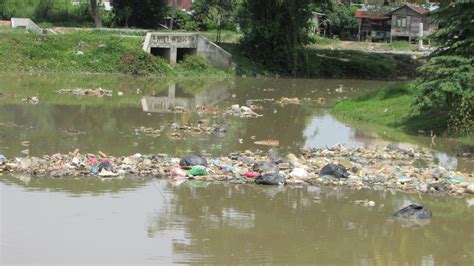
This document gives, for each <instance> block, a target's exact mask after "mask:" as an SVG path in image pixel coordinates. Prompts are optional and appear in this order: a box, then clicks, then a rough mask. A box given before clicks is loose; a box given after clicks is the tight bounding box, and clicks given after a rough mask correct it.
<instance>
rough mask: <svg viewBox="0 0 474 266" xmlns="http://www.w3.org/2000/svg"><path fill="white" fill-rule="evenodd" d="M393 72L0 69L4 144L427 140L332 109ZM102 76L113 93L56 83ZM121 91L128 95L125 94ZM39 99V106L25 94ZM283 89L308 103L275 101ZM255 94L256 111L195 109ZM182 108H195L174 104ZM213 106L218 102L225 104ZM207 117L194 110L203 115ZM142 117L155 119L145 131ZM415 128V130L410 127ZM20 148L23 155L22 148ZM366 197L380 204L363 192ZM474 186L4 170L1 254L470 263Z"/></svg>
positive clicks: (98, 146) (190, 146) (450, 162)
mask: <svg viewBox="0 0 474 266" xmlns="http://www.w3.org/2000/svg"><path fill="white" fill-rule="evenodd" d="M386 84H387V82H381V81H362V80H291V79H235V80H230V81H229V80H224V81H200V80H191V81H178V82H170V81H165V80H159V81H157V80H153V79H131V78H129V77H123V76H92V75H78V76H64V75H59V74H58V75H47V76H36V75H18V74H2V75H0V93H2V94H0V95H1V96H0V154H3V155H5V156H6V157H7V158H12V157H22V156H25V154H24V153H26V152H27V153H29V154H30V155H34V156H41V155H43V154H53V153H56V152H61V153H64V152H69V151H72V150H74V149H76V148H79V149H80V150H81V152H93V153H97V152H98V151H103V152H106V153H108V154H111V155H130V154H134V153H142V154H150V153H168V154H172V155H176V156H181V155H184V154H187V153H189V152H200V153H209V154H215V155H220V154H226V153H229V152H234V151H243V150H246V149H251V150H255V149H261V150H264V151H265V150H268V149H269V147H267V146H261V145H257V144H255V141H259V140H277V141H278V142H279V146H278V148H274V149H273V152H280V153H282V154H284V153H285V152H287V151H294V152H297V150H298V149H299V148H301V147H326V146H332V145H335V144H338V143H341V144H344V145H346V146H349V147H373V146H377V145H380V146H385V145H387V144H390V143H394V144H396V145H399V146H402V147H411V146H422V147H430V143H431V139H430V138H429V137H424V136H411V137H409V141H407V142H404V143H399V142H397V141H395V140H393V139H389V138H387V137H386V136H385V135H384V134H383V132H382V133H380V132H378V133H376V132H373V131H370V130H367V129H364V128H353V127H350V126H348V125H345V124H343V123H341V122H339V121H338V120H337V119H336V118H335V117H333V116H332V115H331V113H330V109H329V108H330V107H331V106H332V105H334V103H336V102H337V101H338V100H340V99H344V98H345V97H356V96H357V95H361V94H363V93H367V92H370V91H374V90H377V89H379V88H381V87H383V86H384V85H386ZM98 87H101V88H104V89H110V90H113V96H112V97H107V96H104V97H95V96H76V95H69V94H58V93H57V92H56V91H57V90H59V89H73V88H98ZM118 92H122V93H123V96H118V95H117V93H118ZM31 96H37V97H39V103H38V104H36V105H33V104H29V103H24V102H22V100H21V99H23V98H26V97H31ZM282 97H288V98H293V97H298V98H299V99H300V100H301V103H302V104H299V105H295V104H288V105H284V106H282V105H279V104H277V103H276V101H278V100H280V99H281V98H282ZM232 104H240V105H246V104H255V105H258V106H260V107H261V109H257V110H255V111H256V112H257V113H259V114H261V115H263V116H262V117H259V118H240V117H234V116H224V115H222V112H220V111H217V112H216V113H214V114H213V113H212V112H209V109H208V110H207V112H202V111H199V110H194V109H195V107H196V105H206V106H215V108H219V110H226V109H227V108H229V107H230V105H232ZM177 106H178V107H180V108H181V107H183V108H184V109H185V110H186V112H184V113H175V112H170V111H169V110H170V109H172V108H175V107H177ZM216 110H217V109H216ZM198 121H199V122H198ZM198 123H201V124H202V125H203V126H209V127H211V126H214V127H216V126H218V127H223V128H225V129H226V132H225V133H219V134H218V133H216V134H207V133H203V134H196V133H190V132H181V131H179V130H178V131H177V132H178V133H179V134H180V136H179V137H178V138H177V137H175V136H172V134H173V132H175V131H173V127H176V125H180V126H182V125H191V124H192V125H196V124H198ZM140 127H146V128H153V129H160V132H159V133H157V134H155V135H153V136H150V135H147V134H144V133H143V132H139V131H136V130H135V129H137V128H140ZM405 139H407V138H405ZM436 144H437V145H436V146H434V147H433V146H432V147H431V148H433V149H434V153H435V155H436V157H437V158H438V162H439V164H441V165H443V166H445V167H448V168H451V169H456V168H457V169H460V170H465V171H472V169H473V168H474V166H473V162H472V160H471V159H470V158H464V157H458V156H456V155H457V154H461V153H463V152H466V151H469V150H468V148H467V147H463V146H461V145H457V144H455V143H453V142H451V141H450V140H443V139H438V140H437V143H436ZM22 152H23V153H22ZM366 199H367V200H370V201H374V202H375V206H373V207H370V206H364V205H360V204H355V202H354V201H356V200H366ZM410 202H418V203H422V204H423V205H425V207H427V208H428V209H430V210H431V211H432V212H433V218H431V219H430V220H428V221H421V222H415V221H400V220H394V219H393V218H392V217H391V215H392V214H393V212H394V211H396V210H397V209H399V208H400V207H402V206H404V205H406V204H408V203H410ZM473 222H474V198H472V197H470V198H469V197H465V198H454V197H446V196H433V195H427V194H423V195H418V194H407V193H401V192H389V191H368V190H361V191H354V190H349V189H342V188H338V189H332V188H324V187H323V188H319V187H313V186H287V187H260V186H255V185H232V184H206V183H201V182H188V183H184V184H182V185H180V186H174V185H172V184H171V183H169V182H168V181H167V180H158V179H155V180H149V179H143V180H142V179H135V178H131V179H123V180H109V181H101V180H96V179H82V180H81V179H51V178H27V177H21V178H18V177H13V176H9V175H5V174H4V175H3V176H0V265H9V264H30V263H36V264H91V263H95V264H130V265H136V264H148V263H150V264H157V263H163V264H169V263H186V264H188V263H200V264H202V263H212V264H231V263H232V264H234V263H241V264H261V263H285V264H303V263H304V264H336V265H340V264H346V265H347V264H350V265H391V264H396V265H400V264H402V265H473V264H474V225H473Z"/></svg>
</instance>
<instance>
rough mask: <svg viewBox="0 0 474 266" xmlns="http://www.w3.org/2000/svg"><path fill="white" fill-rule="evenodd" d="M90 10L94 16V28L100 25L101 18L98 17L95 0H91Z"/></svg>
mask: <svg viewBox="0 0 474 266" xmlns="http://www.w3.org/2000/svg"><path fill="white" fill-rule="evenodd" d="M90 3H91V12H92V17H93V18H94V24H95V27H96V28H100V27H102V19H101V18H100V12H99V7H98V6H97V0H91V2H90Z"/></svg>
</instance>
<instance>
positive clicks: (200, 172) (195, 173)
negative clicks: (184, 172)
mask: <svg viewBox="0 0 474 266" xmlns="http://www.w3.org/2000/svg"><path fill="white" fill-rule="evenodd" d="M188 173H189V175H192V176H204V175H206V169H204V168H201V167H193V168H191V169H190V170H189V171H188Z"/></svg>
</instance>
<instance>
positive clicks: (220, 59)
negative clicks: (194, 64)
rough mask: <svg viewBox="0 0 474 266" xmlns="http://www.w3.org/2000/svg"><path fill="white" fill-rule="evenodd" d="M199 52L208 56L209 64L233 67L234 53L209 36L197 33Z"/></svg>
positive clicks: (219, 66)
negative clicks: (212, 40)
mask: <svg viewBox="0 0 474 266" xmlns="http://www.w3.org/2000/svg"><path fill="white" fill-rule="evenodd" d="M197 36H198V39H197V42H198V45H197V54H198V55H202V56H204V57H205V58H207V61H208V62H209V64H211V65H213V66H215V67H218V68H225V69H227V68H230V67H232V63H233V60H232V55H231V54H230V53H229V52H227V51H226V50H224V49H222V48H221V47H220V46H218V45H217V44H215V43H213V42H211V41H209V40H208V39H207V38H205V37H203V36H200V35H197Z"/></svg>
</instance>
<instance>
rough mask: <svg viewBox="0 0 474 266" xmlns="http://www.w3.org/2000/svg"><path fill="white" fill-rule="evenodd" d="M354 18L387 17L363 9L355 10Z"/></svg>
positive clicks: (376, 18)
mask: <svg viewBox="0 0 474 266" xmlns="http://www.w3.org/2000/svg"><path fill="white" fill-rule="evenodd" d="M354 17H355V18H368V19H372V20H382V19H387V18H388V17H386V16H384V15H383V14H375V13H371V12H368V11H363V10H360V9H359V10H356V12H355V14H354Z"/></svg>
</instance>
